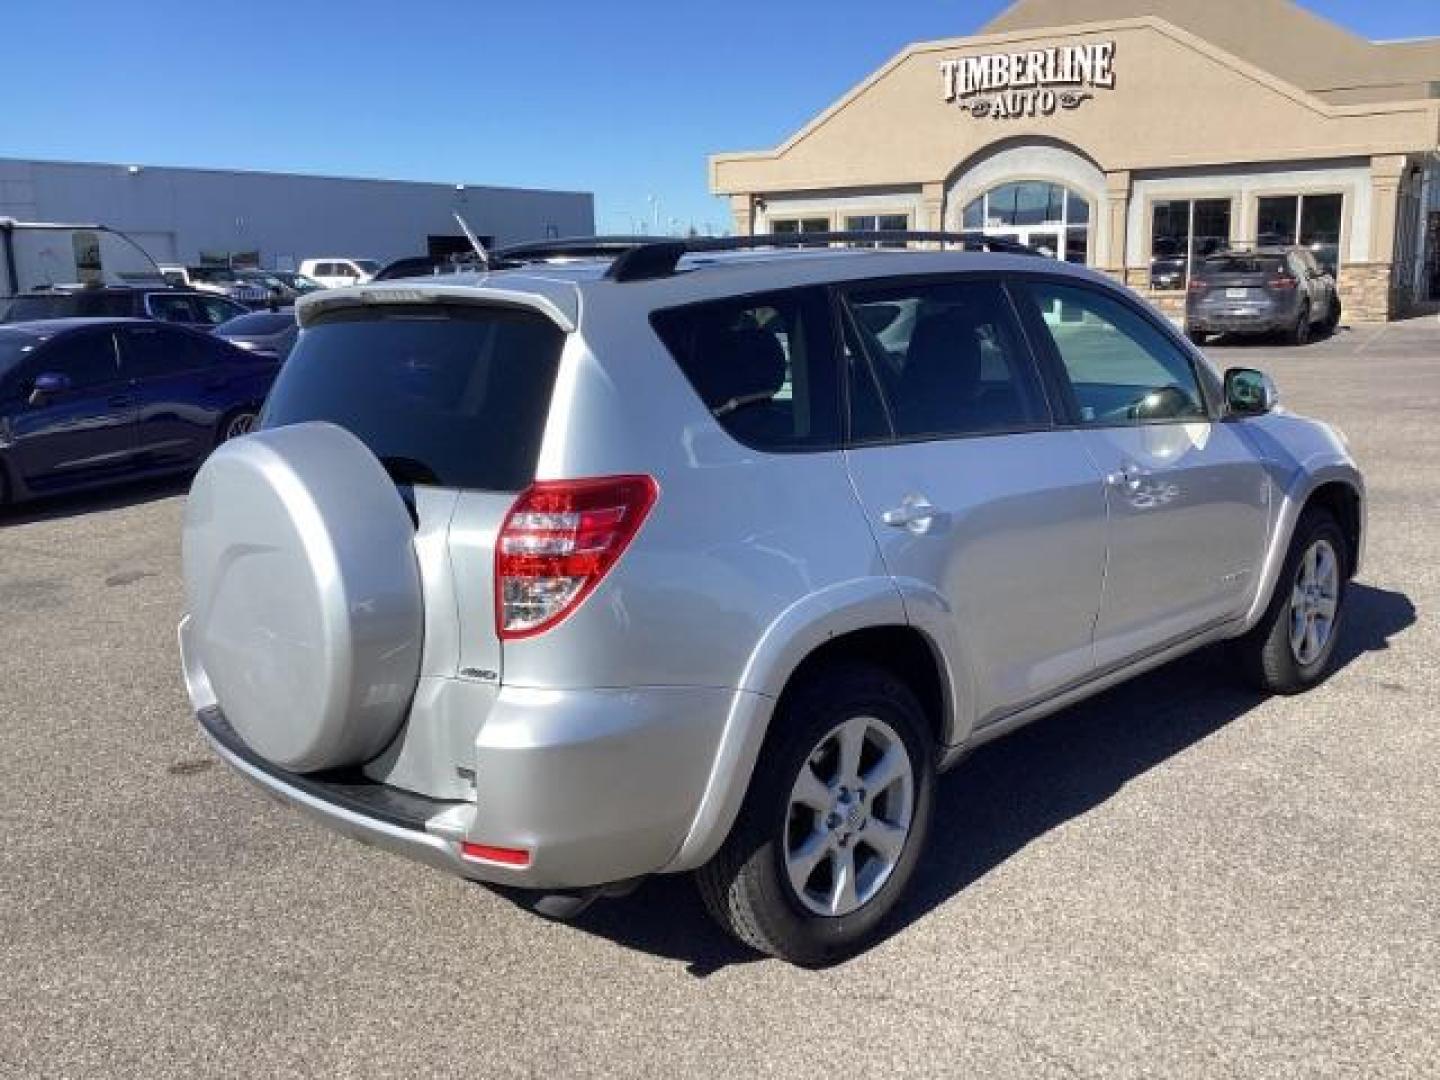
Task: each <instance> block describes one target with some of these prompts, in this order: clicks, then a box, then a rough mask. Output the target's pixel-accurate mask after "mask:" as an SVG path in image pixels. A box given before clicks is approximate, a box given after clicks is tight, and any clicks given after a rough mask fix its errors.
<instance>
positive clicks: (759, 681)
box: [664, 578, 955, 872]
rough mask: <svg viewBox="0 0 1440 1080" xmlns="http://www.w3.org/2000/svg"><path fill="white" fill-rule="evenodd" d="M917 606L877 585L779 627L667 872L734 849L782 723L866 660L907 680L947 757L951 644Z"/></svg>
mask: <svg viewBox="0 0 1440 1080" xmlns="http://www.w3.org/2000/svg"><path fill="white" fill-rule="evenodd" d="M907 606H908V605H907V604H906V603H905V602H903V601H902V599H901V593H900V591H899V590H898V589H897V588H896V584H895V582H894V581H892V580H890V579H889V578H867V579H863V580H860V581H850V582H845V583H842V584H840V585H836V586H832V587H830V588H828V589H824V590H821V591H820V592H818V593H815V594H812V595H811V596H810V597H807V598H806V599H805V600H803V601H801V602H799V603H798V604H796V605H794V606H792V607H791V608H789V609H787V610H786V611H785V612H784V613H783V614H782V615H781V616H780V617H779V618H778V619H776V620H775V622H774V623H773V624H772V625H771V627H770V628H769V630H767V632H766V633H765V635H764V636H763V637H762V639H761V640H760V642H759V644H758V645H757V646H756V648H755V650H754V651H753V652H752V654H751V658H750V662H749V664H748V665H747V667H746V670H745V673H744V676H743V677H742V686H741V692H740V693H738V694H737V695H736V697H735V703H734V705H733V706H732V708H731V713H730V716H729V717H728V718H727V720H726V724H725V731H724V732H723V734H722V735H721V739H720V745H719V747H718V748H717V751H716V755H715V764H714V766H713V767H712V769H711V774H710V778H709V780H708V782H707V784H706V789H705V792H704V794H703V795H702V796H701V799H700V801H699V805H698V806H697V809H696V812H695V815H694V818H693V819H692V822H691V826H690V829H689V832H688V834H687V835H686V837H685V839H684V841H683V842H682V843H681V845H680V848H679V850H678V851H677V852H676V854H675V856H674V857H673V858H672V859H671V861H670V862H669V863H668V864H667V865H666V866H665V867H664V870H665V871H667V872H671V871H680V870H693V869H695V868H696V867H698V866H700V865H702V864H704V863H705V862H706V861H708V860H709V859H710V857H711V856H712V855H713V854H714V853H715V851H716V850H717V849H718V848H719V847H720V845H721V844H722V843H723V842H724V840H725V837H726V836H727V835H728V834H729V832H730V829H731V826H732V825H733V824H734V822H735V818H736V815H737V814H738V813H739V810H740V806H741V803H742V802H743V801H744V797H745V793H746V792H747V791H748V790H749V786H750V781H751V777H752V776H753V775H754V771H755V765H756V762H757V761H758V760H759V758H760V754H761V752H762V750H763V748H764V745H765V741H766V738H767V737H768V736H769V734H770V731H771V724H772V720H773V719H774V717H775V716H776V715H777V714H778V713H779V711H780V708H781V706H782V705H783V703H784V701H785V700H786V697H787V695H788V694H790V693H791V692H793V689H794V688H795V687H796V686H797V685H799V683H800V682H801V681H803V679H804V678H805V677H806V676H807V674H809V673H811V672H814V671H817V670H819V669H820V668H822V667H824V666H825V665H826V664H828V663H836V662H844V661H845V660H847V659H851V660H858V659H864V660H865V661H866V662H870V663H877V662H878V663H880V664H881V665H883V666H885V667H887V668H889V669H890V670H892V671H895V672H896V673H897V674H899V675H900V676H901V677H902V678H906V679H907V681H909V682H910V683H911V685H912V686H915V688H916V693H917V696H919V697H920V700H921V705H922V706H923V707H924V708H925V710H926V714H927V717H929V719H930V722H931V727H932V731H933V732H934V733H935V739H936V746H937V750H938V749H939V748H940V747H943V746H945V745H948V744H949V742H950V741H951V740H952V739H953V731H954V726H955V716H954V712H955V710H954V704H953V703H954V701H955V694H954V689H953V686H952V675H951V672H950V669H949V667H948V665H947V664H946V662H945V659H944V652H943V647H942V645H941V643H939V642H937V641H936V640H935V639H934V638H933V637H932V636H931V635H930V634H928V633H926V632H925V630H924V629H922V628H921V627H919V626H916V625H914V624H913V623H912V622H911V621H910V620H909V619H908V618H907V615H906V611H907Z"/></svg>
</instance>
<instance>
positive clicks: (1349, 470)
mask: <svg viewBox="0 0 1440 1080" xmlns="http://www.w3.org/2000/svg"><path fill="white" fill-rule="evenodd" d="M1312 506H1319V507H1323V508H1324V509H1326V510H1328V511H1329V512H1330V513H1331V514H1333V515H1334V516H1335V518H1336V520H1337V521H1338V522H1339V524H1340V528H1341V530H1342V531H1343V532H1344V533H1345V538H1346V540H1347V541H1348V542H1349V547H1350V552H1349V565H1348V566H1347V567H1346V571H1347V576H1349V577H1352V578H1353V577H1354V576H1355V575H1356V574H1357V573H1358V572H1359V570H1360V566H1361V563H1362V562H1363V559H1364V553H1365V522H1366V506H1365V483H1364V481H1363V480H1362V479H1361V477H1360V473H1359V470H1357V469H1356V468H1355V466H1354V465H1353V464H1351V463H1350V462H1348V461H1334V462H1330V463H1327V464H1325V465H1321V466H1318V467H1314V468H1312V469H1310V470H1308V471H1306V472H1304V473H1302V474H1301V476H1300V478H1299V479H1298V480H1297V482H1296V483H1295V484H1293V485H1292V486H1291V488H1290V490H1288V491H1286V492H1285V493H1284V496H1283V498H1282V500H1281V505H1280V509H1279V512H1278V515H1277V519H1276V525H1275V529H1274V532H1273V534H1272V537H1271V541H1270V547H1269V550H1268V551H1267V552H1266V555H1265V561H1264V565H1263V567H1262V570H1261V576H1260V581H1259V585H1258V588H1257V589H1256V591H1255V597H1254V599H1253V601H1252V603H1251V605H1250V610H1249V612H1248V613H1247V615H1246V618H1245V621H1244V628H1245V629H1246V630H1248V629H1249V628H1251V627H1253V626H1254V625H1255V624H1256V623H1257V622H1259V621H1260V619H1261V617H1262V616H1263V615H1264V614H1265V610H1266V608H1268V607H1269V606H1270V600H1271V598H1272V597H1273V595H1274V592H1275V587H1276V584H1277V583H1278V582H1279V580H1280V571H1281V569H1282V568H1283V567H1284V565H1285V556H1286V554H1287V553H1288V552H1289V550H1290V544H1291V541H1292V540H1293V539H1294V536H1295V528H1296V526H1297V525H1299V523H1300V516H1301V515H1302V514H1303V513H1304V512H1305V510H1306V509H1307V508H1309V507H1312Z"/></svg>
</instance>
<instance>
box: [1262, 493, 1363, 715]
mask: <svg viewBox="0 0 1440 1080" xmlns="http://www.w3.org/2000/svg"><path fill="white" fill-rule="evenodd" d="M1351 558H1352V555H1351V552H1350V546H1349V544H1348V543H1347V542H1346V540H1345V534H1344V532H1343V531H1342V530H1341V528H1340V526H1339V524H1337V523H1336V521H1335V518H1334V517H1333V516H1331V514H1330V513H1329V512H1328V511H1325V510H1320V509H1315V508H1312V509H1308V510H1306V511H1305V512H1304V513H1302V514H1301V515H1300V521H1299V522H1298V523H1297V524H1296V526H1295V534H1294V536H1293V537H1292V538H1291V540H1290V550H1289V553H1288V554H1287V555H1286V557H1285V565H1284V567H1283V568H1282V569H1281V571H1280V577H1279V579H1278V580H1277V582H1276V584H1275V594H1274V595H1273V596H1272V597H1271V598H1270V604H1269V606H1268V607H1267V608H1266V609H1265V614H1264V615H1263V616H1262V617H1261V619H1260V622H1259V623H1258V624H1257V625H1256V626H1255V628H1254V629H1252V630H1251V631H1250V632H1249V633H1248V634H1246V635H1245V636H1244V637H1242V638H1240V639H1239V641H1237V642H1236V646H1235V647H1236V650H1237V652H1238V656H1239V660H1240V662H1241V665H1242V667H1243V668H1244V670H1245V673H1246V675H1247V676H1248V678H1249V681H1250V682H1252V683H1253V684H1254V685H1255V687H1256V688H1257V689H1259V690H1262V691H1264V692H1265V693H1270V694H1298V693H1301V692H1302V691H1305V690H1308V689H1310V687H1312V686H1314V685H1316V684H1317V683H1319V682H1320V681H1322V680H1323V679H1324V678H1325V676H1326V675H1327V674H1329V668H1330V662H1331V660H1332V659H1333V658H1334V656H1335V645H1336V642H1337V641H1338V640H1339V638H1340V631H1341V627H1342V625H1343V622H1344V614H1345V594H1346V591H1347V586H1348V584H1349V569H1348V568H1349V567H1350V565H1351ZM1327 612H1328V614H1327ZM1311 627H1314V628H1315V631H1316V635H1317V636H1316V637H1310V636H1309V634H1310V628H1311Z"/></svg>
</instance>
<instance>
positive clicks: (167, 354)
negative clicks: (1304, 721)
mask: <svg viewBox="0 0 1440 1080" xmlns="http://www.w3.org/2000/svg"><path fill="white" fill-rule="evenodd" d="M196 344H197V343H196V342H195V341H194V340H193V339H192V338H191V336H190V335H189V334H187V333H185V332H184V331H181V330H170V329H167V328H165V327H163V326H156V327H148V326H147V327H133V328H130V329H126V330H122V331H121V332H120V347H121V350H122V353H123V356H124V359H125V374H126V375H128V376H130V377H132V378H136V379H148V378H155V377H156V376H160V375H174V374H177V373H179V372H182V371H189V370H191V369H192V368H194V367H196V366H197V365H198V364H199V362H200V355H199V350H198V349H197V348H196V347H195V346H196Z"/></svg>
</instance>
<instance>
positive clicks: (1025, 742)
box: [0, 319, 1440, 1077]
mask: <svg viewBox="0 0 1440 1080" xmlns="http://www.w3.org/2000/svg"><path fill="white" fill-rule="evenodd" d="M1210 351H1211V352H1212V354H1213V355H1214V356H1215V357H1216V359H1217V360H1218V361H1219V362H1220V363H1222V364H1224V365H1227V366H1228V365H1231V364H1246V365H1250V366H1259V367H1263V368H1266V369H1267V370H1269V371H1271V372H1272V374H1274V375H1275V377H1276V379H1277V381H1278V382H1279V384H1280V387H1281V391H1282V395H1283V396H1284V398H1285V400H1286V402H1287V404H1288V405H1290V406H1291V407H1293V408H1295V409H1297V410H1300V411H1304V412H1308V413H1312V414H1315V415H1319V416H1322V417H1325V418H1327V419H1331V420H1333V421H1335V422H1337V423H1338V424H1339V425H1340V426H1341V427H1342V428H1343V429H1344V431H1345V432H1346V433H1347V435H1348V436H1349V438H1350V440H1351V442H1352V444H1353V445H1354V447H1355V450H1356V453H1357V455H1358V456H1359V458H1360V459H1361V461H1362V464H1363V465H1364V466H1365V467H1366V470H1367V475H1368V481H1369V485H1370V493H1371V499H1372V502H1371V519H1370V525H1371V531H1370V542H1369V551H1368V561H1367V564H1366V566H1365V568H1364V571H1363V574H1362V578H1361V581H1360V583H1359V584H1358V585H1357V586H1356V587H1355V589H1354V591H1353V593H1352V594H1351V608H1350V613H1349V624H1348V626H1347V627H1346V630H1345V636H1344V639H1343V641H1342V644H1341V647H1340V648H1341V652H1340V656H1341V661H1342V667H1341V669H1340V670H1339V671H1338V673H1337V674H1336V675H1335V676H1334V678H1333V679H1332V680H1331V681H1330V682H1329V683H1327V684H1326V685H1325V686H1323V687H1321V688H1320V689H1319V690H1317V691H1315V692H1314V693H1312V694H1310V695H1308V696H1306V697H1304V698H1300V699H1285V700H1281V699H1275V700H1263V699H1261V698H1259V697H1257V696H1255V695H1253V694H1251V693H1249V692H1247V691H1245V690H1243V689H1240V688H1239V686H1238V684H1237V683H1236V682H1235V681H1234V680H1233V679H1232V677H1231V672H1230V670H1229V668H1228V664H1227V660H1226V657H1225V655H1224V654H1223V653H1222V652H1210V653H1206V654H1203V655H1199V656H1196V657H1192V658H1190V659H1188V660H1185V661H1182V662H1180V663H1179V664H1176V665H1173V666H1171V667H1170V668H1167V669H1165V670H1162V671H1160V672H1157V673H1154V674H1152V675H1150V676H1147V677H1145V678H1144V679H1142V680H1140V681H1138V682H1136V683H1132V684H1130V685H1128V686H1125V687H1122V688H1120V689H1118V690H1115V691H1112V692H1110V693H1108V694H1106V695H1104V696H1103V697H1101V698H1098V699H1096V700H1094V701H1091V702H1089V703H1086V704H1084V705H1082V706H1080V707H1078V708H1073V709H1070V710H1068V711H1066V712H1064V713H1062V714H1060V715H1058V716H1055V717H1053V718H1051V719H1049V720H1046V721H1043V722H1041V723H1039V724H1037V725H1035V726H1033V727H1031V728H1029V729H1027V730H1025V731H1023V732H1021V733H1019V734H1018V735H1016V736H1014V737H1012V738H1010V739H1008V740H1005V741H1003V742H1001V743H998V744H995V745H993V746H991V747H988V748H986V749H984V750H982V751H981V752H980V753H978V754H977V755H976V756H975V757H974V758H972V759H971V760H970V761H969V762H967V763H966V764H964V765H962V766H961V768H959V769H958V770H957V771H955V772H953V773H951V774H950V775H949V776H948V777H946V778H945V780H944V781H943V783H942V786H941V789H940V800H939V801H940V806H939V816H938V822H937V829H936V833H935V836H934V838H933V839H934V844H933V847H932V850H931V852H930V854H929V859H928V865H927V866H926V867H925V868H924V869H923V870H922V872H921V876H920V879H919V881H918V887H917V888H916V890H915V895H914V897H913V898H912V900H911V902H910V903H909V904H908V906H907V907H906V908H905V910H904V917H903V918H902V919H901V921H900V925H899V926H898V927H897V929H896V931H895V932H894V934H893V935H892V936H890V937H889V938H888V939H887V940H886V941H885V942H883V943H882V944H881V945H879V946H878V947H877V948H875V949H874V950H873V951H871V952H870V953H868V954H866V955H864V956H862V957H860V958H858V959H856V960H854V961H852V962H850V963H848V964H845V965H843V966H840V967H838V968H834V969H831V970H828V971H822V972H804V971H799V970H796V969H793V968H790V967H787V966H785V965H783V964H781V963H778V962H775V961H770V960H758V959H756V958H754V957H753V956H750V955H748V954H746V953H744V952H743V951H741V950H740V948H739V947H738V946H734V945H732V944H731V943H730V942H729V940H728V939H727V938H725V937H723V936H722V935H721V934H720V933H719V932H718V931H717V930H716V929H714V928H713V926H712V925H711V924H710V922H709V921H708V920H707V919H706V918H705V916H704V913H703V911H702V910H701V906H700V903H699V900H698V898H697V897H696V896H695V894H694V892H693V890H692V888H691V886H690V884H689V883H688V881H685V880H677V879H661V880H656V881H652V882H650V883H648V884H646V885H645V886H644V887H642V888H641V889H640V890H639V891H638V892H637V893H636V894H634V895H633V896H632V897H630V898H628V899H626V900H623V901H617V902H612V903H609V904H606V905H603V906H598V907H596V908H593V909H592V910H591V911H590V912H589V913H587V915H586V916H585V917H584V918H583V919H582V920H581V921H580V922H579V923H576V924H571V925H560V924H552V923H546V922H543V921H541V920H540V919H538V918H536V917H534V916H532V915H529V914H526V913H524V912H522V911H520V910H518V909H517V908H515V907H514V906H512V905H511V904H510V903H509V902H508V901H506V900H505V899H503V898H502V897H500V896H498V895H496V894H493V893H491V892H489V891H486V890H484V889H482V888H479V887H475V886H471V885H467V884H464V883H462V882H460V881H457V880H452V879H450V878H448V877H446V876H444V875H442V874H440V873H438V872H434V871H430V870H428V869H424V868H421V867H418V866H415V865H412V864H410V863H408V862H403V861H401V860H399V859H397V858H394V857H390V856H387V855H384V854H381V853H378V852H375V851H372V850H370V849H368V848H365V847H362V846H360V845H358V844H355V843H352V842H349V841H346V840H343V839H340V838H338V837H336V836H333V835H331V834H330V833H328V832H325V831H323V830H321V829H320V828H318V827H315V826H313V825H310V824H308V823H307V822H305V821H303V820H302V819H301V818H300V817H299V816H298V815H296V814H294V813H291V812H287V811H285V810H283V809H281V808H279V807H277V806H275V805H274V804H272V803H270V802H268V801H267V800H266V799H264V798H263V797H262V796H261V795H259V794H258V792H256V791H255V790H254V789H252V788H250V787H249V786H248V785H247V784H245V783H244V782H243V781H241V780H240V779H239V778H237V777H235V776H233V775H231V774H230V773H229V772H228V771H227V770H226V769H224V768H223V767H222V766H220V765H218V763H216V762H215V761H214V760H213V759H212V758H211V757H210V755H209V754H208V753H207V752H206V750H205V749H204V747H203V746H202V743H201V740H200V738H199V737H198V735H197V734H196V733H195V731H194V730H193V727H192V724H191V721H190V718H189V715H188V712H187V705H186V701H185V697H184V693H183V690H182V687H181V683H180V679H179V676H178V673H177V660H176V648H175V640H174V628H175V623H176V621H177V619H178V618H179V615H180V609H181V592H182V590H181V582H180V567H179V523H180V516H181V507H182V500H183V485H174V484H171V485H168V486H160V487H156V486H153V485H152V486H150V487H145V488H139V489H132V490H128V491H126V492H124V493H122V494H119V495H116V496H114V497H110V498H105V499H94V498H91V499H88V500H67V501H64V502H58V503H52V504H48V505H43V506H39V507H37V508H31V509H25V510H22V511H20V512H12V513H11V514H10V515H8V517H6V518H4V519H0V736H3V737H0V770H3V776H4V782H3V784H0V828H3V833H0V835H3V844H0V942H3V943H0V972H3V974H0V1075H3V1076H7V1077H9V1076H15V1077H22V1076H23V1077H31V1076H74V1077H80V1076H127V1077H128V1076H137V1077H138V1076H144V1077H152V1076H153V1077H161V1076H164V1077H169V1076H174V1077H196V1076H232V1075H245V1076H256V1077H259V1076H266V1077H269V1076H276V1077H279V1076H312V1075H357V1076H360V1075H363V1076H382V1075H384V1076H392V1075H393V1076H449V1075H457V1076H458V1075H461V1074H465V1075H469V1076H512V1075H514V1076H531V1075H539V1076H556V1077H559V1076H575V1075H592V1074H605V1075H608V1074H615V1075H623V1076H652V1075H653V1076H671V1075H679V1074H701V1075H729V1076H737V1075H753V1074H764V1075H776V1076H790V1075H811V1074H815V1073H817V1072H820V1071H824V1072H825V1073H827V1074H836V1073H838V1074H841V1075H846V1076H850V1077H854V1076H860V1075H874V1074H875V1073H876V1071H879V1070H883V1071H884V1072H886V1073H888V1074H891V1075H901V1074H904V1075H962V1074H964V1075H978V1076H985V1077H1002V1076H1017V1077H1022V1076H1023V1077H1040V1076H1067V1077H1070V1076H1136V1075H1153V1076H1165V1077H1173V1076H1193V1075H1209V1076H1227V1077H1231V1076H1253V1077H1276V1076H1292V1075H1293V1076H1300V1075H1305V1076H1365V1077H1372V1076H1381V1075H1383V1076H1421V1075H1431V1076H1433V1075H1434V1070H1435V1068H1436V1064H1435V1063H1436V1061H1437V1060H1440V1023H1437V1019H1436V1018H1437V1016H1440V989H1437V976H1440V899H1437V897H1440V786H1437V784H1436V782H1435V781H1436V776H1437V775H1440V734H1437V730H1436V722H1437V719H1440V660H1437V657H1440V631H1437V626H1436V623H1435V621H1434V618H1433V616H1432V613H1433V612H1434V611H1436V610H1437V608H1440V559H1437V557H1436V552H1437V546H1436V543H1437V542H1436V536H1437V535H1440V426H1437V425H1436V423H1435V413H1436V408H1437V405H1440V323H1437V322H1436V321H1435V320H1434V319H1430V320H1426V321H1414V322H1409V323H1404V324H1397V325H1392V326H1388V327H1378V326H1369V327H1358V328H1354V329H1350V330H1346V331H1344V332H1342V333H1341V334H1339V335H1338V336H1337V337H1335V338H1334V339H1331V340H1328V341H1321V342H1317V343H1315V344H1313V345H1311V346H1309V347H1307V348H1304V349H1301V350H1293V349H1287V348H1284V347H1281V346H1276V345H1273V344H1263V343H1262V344H1258V345H1240V346H1230V345H1227V343H1226V342H1225V341H1224V340H1223V339H1222V340H1221V342H1220V343H1219V345H1218V346H1216V347H1214V348H1212V349H1211V350H1210Z"/></svg>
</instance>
